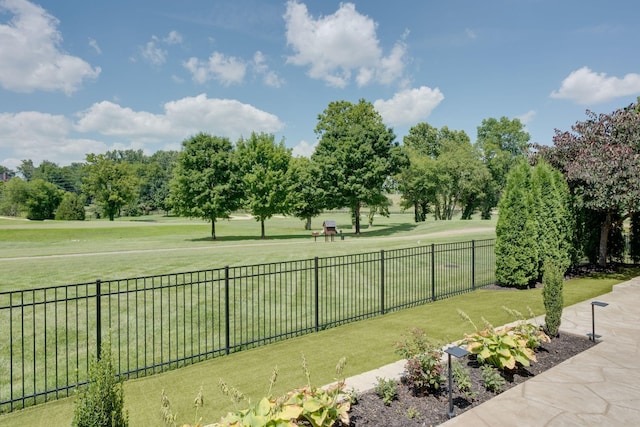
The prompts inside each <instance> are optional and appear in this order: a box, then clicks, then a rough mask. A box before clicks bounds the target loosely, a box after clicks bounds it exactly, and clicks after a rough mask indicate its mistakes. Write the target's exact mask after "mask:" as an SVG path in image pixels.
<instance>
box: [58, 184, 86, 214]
mask: <svg viewBox="0 0 640 427" xmlns="http://www.w3.org/2000/svg"><path fill="white" fill-rule="evenodd" d="M85 216H86V214H85V210H84V201H83V198H82V196H79V195H77V194H76V193H72V192H70V191H68V192H66V193H64V196H62V201H61V202H60V204H59V205H58V209H56V216H55V219H56V220H59V221H84V219H85Z"/></svg>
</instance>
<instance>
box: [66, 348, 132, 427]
mask: <svg viewBox="0 0 640 427" xmlns="http://www.w3.org/2000/svg"><path fill="white" fill-rule="evenodd" d="M71 425H72V426H74V427H95V426H111V427H126V426H128V425H129V420H128V414H127V412H126V411H125V410H124V392H123V390H122V381H121V380H120V379H119V378H118V376H117V375H116V369H115V366H114V363H113V356H112V354H111V340H110V339H107V340H105V341H104V342H103V343H102V349H101V351H100V357H99V358H98V359H94V360H92V361H91V363H90V364H89V376H88V382H87V385H86V387H85V388H83V389H81V390H80V392H79V393H78V396H77V398H76V406H75V410H74V413H73V421H72V423H71Z"/></svg>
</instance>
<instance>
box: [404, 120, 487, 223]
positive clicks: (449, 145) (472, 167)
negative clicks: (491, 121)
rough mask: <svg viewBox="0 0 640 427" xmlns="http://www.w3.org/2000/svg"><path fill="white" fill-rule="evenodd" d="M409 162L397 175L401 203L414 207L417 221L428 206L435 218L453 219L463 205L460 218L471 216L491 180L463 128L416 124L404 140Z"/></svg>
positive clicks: (423, 214) (421, 217) (422, 216)
mask: <svg viewBox="0 0 640 427" xmlns="http://www.w3.org/2000/svg"><path fill="white" fill-rule="evenodd" d="M404 147H405V149H406V150H407V153H408V157H409V165H408V167H406V168H404V169H403V171H402V172H401V174H400V175H399V177H398V181H399V182H400V186H399V188H400V191H401V192H402V195H403V196H402V197H403V206H404V207H408V206H410V205H413V206H414V214H415V218H416V221H418V220H424V216H425V214H426V211H427V210H428V208H427V206H429V205H431V206H433V212H434V216H435V218H436V219H449V220H450V219H452V218H453V213H454V211H455V210H456V208H457V207H458V206H459V205H461V204H462V205H463V207H464V209H463V219H468V218H470V217H471V214H472V213H473V211H474V210H475V209H476V208H477V207H478V206H479V204H480V203H481V200H482V198H483V188H484V186H485V182H486V181H487V180H489V179H490V177H489V173H488V171H487V169H486V167H485V166H484V165H483V164H482V162H481V161H480V157H479V153H478V151H477V150H476V149H475V148H474V147H473V146H472V145H471V141H470V140H469V137H468V136H467V134H466V133H465V132H464V131H456V130H450V129H449V128H448V127H446V126H444V127H442V128H441V129H439V130H438V129H436V128H434V127H432V126H430V125H428V124H426V123H419V124H418V125H416V126H414V127H412V128H411V129H410V130H409V134H408V135H407V136H406V137H405V139H404Z"/></svg>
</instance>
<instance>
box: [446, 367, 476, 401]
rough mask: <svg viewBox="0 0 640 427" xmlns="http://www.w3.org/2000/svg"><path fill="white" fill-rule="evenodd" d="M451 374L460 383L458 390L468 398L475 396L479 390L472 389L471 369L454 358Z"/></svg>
mask: <svg viewBox="0 0 640 427" xmlns="http://www.w3.org/2000/svg"><path fill="white" fill-rule="evenodd" d="M451 376H452V377H453V380H454V381H455V383H456V384H457V385H458V390H460V392H461V393H462V394H464V395H465V396H466V397H467V398H468V399H472V398H474V397H475V395H476V394H477V392H475V391H473V390H472V389H471V374H470V373H469V370H468V369H466V368H465V367H464V366H462V363H460V362H458V361H457V360H454V361H453V362H452V364H451Z"/></svg>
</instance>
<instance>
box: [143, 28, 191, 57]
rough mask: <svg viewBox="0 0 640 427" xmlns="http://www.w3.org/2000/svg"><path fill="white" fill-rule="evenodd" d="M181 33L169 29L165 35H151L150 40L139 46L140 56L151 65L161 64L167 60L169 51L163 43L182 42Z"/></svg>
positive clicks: (169, 44)
mask: <svg viewBox="0 0 640 427" xmlns="http://www.w3.org/2000/svg"><path fill="white" fill-rule="evenodd" d="M182 40H183V39H182V35H181V34H180V33H179V32H177V31H170V32H169V34H168V35H167V36H165V37H162V38H160V37H158V36H155V35H154V36H151V40H149V41H148V42H147V44H145V45H144V46H142V47H141V48H140V55H141V56H142V58H143V59H144V60H145V61H147V62H149V63H150V64H153V65H162V64H164V63H165V62H167V57H168V55H169V52H168V51H167V49H165V48H164V47H163V45H168V46H171V45H176V44H181V43H182Z"/></svg>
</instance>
